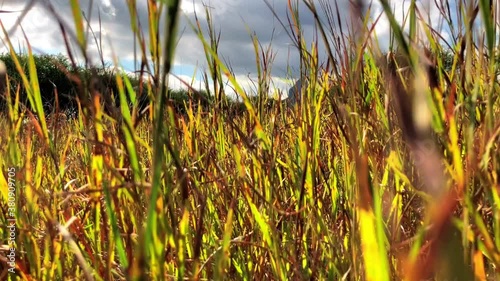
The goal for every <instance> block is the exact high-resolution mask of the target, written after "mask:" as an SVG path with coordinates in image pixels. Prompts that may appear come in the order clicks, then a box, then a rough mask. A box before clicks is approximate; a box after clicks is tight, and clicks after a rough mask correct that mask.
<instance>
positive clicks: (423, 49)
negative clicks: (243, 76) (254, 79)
mask: <svg viewBox="0 0 500 281" xmlns="http://www.w3.org/2000/svg"><path fill="white" fill-rule="evenodd" d="M69 2H70V3H71V5H72V8H73V18H74V22H73V23H72V24H73V26H65V24H63V23H62V24H61V28H62V29H61V32H62V33H63V34H64V36H65V37H66V38H67V39H68V40H75V41H76V42H77V43H78V46H79V47H80V49H77V50H74V49H71V48H69V47H68V53H69V54H75V53H78V52H85V47H84V46H86V42H85V41H86V40H87V39H86V38H87V37H86V36H85V25H86V21H85V19H84V18H82V16H81V13H80V7H79V4H78V1H76V0H71V1H69ZM358 2H359V3H360V4H363V1H358ZM411 2H412V4H410V5H409V6H410V8H409V10H408V11H407V15H408V17H407V19H406V21H405V23H404V25H402V24H401V23H398V22H397V21H396V20H395V17H394V14H393V12H392V10H391V8H390V4H389V3H388V2H387V1H384V0H381V1H380V3H381V4H382V6H383V8H384V11H383V13H384V14H385V15H386V16H387V18H388V19H389V21H390V24H391V36H390V41H391V42H390V48H389V49H390V50H389V51H384V50H382V51H381V50H380V48H379V44H378V43H377V41H376V40H375V39H376V38H375V34H373V29H374V26H375V25H376V24H377V18H376V17H375V18H368V17H357V16H356V15H359V16H361V15H362V11H365V9H368V8H369V6H368V4H367V3H365V6H364V7H362V6H357V7H356V6H353V7H352V10H351V13H352V14H353V15H354V16H353V18H354V19H355V21H354V23H353V24H352V26H350V28H349V31H348V29H347V28H346V27H345V26H344V27H342V26H338V24H337V19H338V17H339V13H338V12H336V9H335V1H333V2H328V1H319V3H320V4H318V3H317V2H314V3H316V5H315V4H314V3H313V2H312V1H309V0H306V1H300V5H305V6H306V7H307V8H308V12H309V13H312V14H313V15H321V16H318V17H315V18H316V19H317V20H318V22H317V32H318V36H317V40H316V41H315V42H313V44H312V45H306V43H305V42H304V40H303V37H302V34H301V33H300V32H301V31H300V21H299V17H298V11H299V8H298V6H297V2H296V1H289V2H288V3H289V4H288V9H289V11H288V15H289V18H288V19H286V18H284V19H280V22H281V23H282V24H283V25H284V26H286V27H287V30H289V33H290V34H289V35H290V38H291V39H292V40H294V42H295V43H296V45H297V47H298V49H299V51H300V53H301V61H300V69H301V73H302V76H303V77H308V78H309V80H310V82H309V83H308V86H307V87H303V88H302V96H303V98H302V100H301V102H299V103H297V104H296V105H294V106H291V107H289V106H286V105H285V104H281V103H273V104H272V105H271V106H269V105H268V104H269V103H268V99H269V97H268V89H269V87H270V76H271V75H270V72H269V71H270V69H271V66H272V65H269V64H267V62H269V61H272V60H270V56H271V55H272V51H271V49H266V48H264V47H262V46H261V45H259V41H258V38H257V37H255V36H252V37H250V36H249V40H254V43H255V44H254V46H255V53H253V54H249V55H253V56H255V58H256V69H257V72H258V85H259V92H258V95H257V97H250V96H247V94H246V93H245V91H244V90H243V89H242V87H240V84H239V83H238V81H236V80H235V78H234V77H235V76H234V74H233V73H232V72H231V71H230V69H228V67H227V66H225V65H224V64H223V63H222V60H221V59H220V58H219V53H218V44H219V41H218V30H216V29H215V27H214V25H213V22H212V21H211V17H210V16H207V17H206V18H207V19H208V20H207V21H206V22H201V21H198V22H194V23H193V26H192V28H194V29H195V30H196V31H199V39H200V41H202V42H203V45H204V46H205V54H206V57H207V64H208V71H207V75H208V77H210V78H212V79H211V80H212V81H214V82H213V83H215V84H216V85H218V86H215V87H214V86H213V85H210V86H209V85H207V90H208V89H215V91H214V92H213V93H212V94H213V95H214V100H213V102H212V103H211V106H210V107H208V108H206V107H201V106H196V104H195V102H194V99H191V102H188V103H186V104H185V107H186V108H185V112H186V113H183V114H180V113H178V112H176V111H175V110H174V109H173V107H172V106H171V105H170V103H169V100H168V99H169V97H168V94H167V92H166V89H165V87H160V86H159V85H165V81H166V80H167V76H166V75H167V73H169V72H170V67H171V65H172V61H173V57H174V56H175V42H176V40H177V33H176V22H177V21H178V19H177V18H178V16H179V13H178V6H179V1H176V0H165V1H158V2H157V1H148V8H149V9H148V11H149V18H148V22H147V26H143V27H142V28H147V29H149V30H150V32H149V33H148V34H149V36H147V37H145V36H144V34H143V33H141V32H139V31H138V28H137V21H135V20H134V19H135V18H134V13H133V12H131V13H130V15H131V17H132V26H131V27H130V35H131V36H135V37H136V38H137V41H138V42H139V43H140V44H139V45H140V46H142V49H141V50H140V53H142V58H138V60H139V61H144V60H145V61H147V62H148V64H143V68H142V70H143V72H146V71H147V72H149V73H150V74H151V79H149V80H146V79H144V81H143V83H144V84H145V85H147V87H146V88H147V89H148V94H149V95H150V96H151V97H152V98H151V104H150V105H151V107H150V111H149V112H147V113H146V115H145V116H144V117H143V118H142V119H141V121H140V122H136V121H137V118H138V114H137V111H138V107H137V104H138V102H135V105H136V106H133V107H132V108H130V107H129V106H128V105H127V103H126V102H125V99H126V98H128V99H129V100H131V101H132V103H134V101H136V100H138V98H137V97H136V94H137V93H135V92H134V91H133V90H132V89H131V88H132V86H131V84H130V81H129V80H128V79H127V78H126V76H121V75H117V76H116V79H117V83H118V88H119V92H120V93H119V94H120V98H121V100H123V102H122V103H121V106H120V107H119V108H116V110H115V111H111V112H107V111H104V110H103V106H104V104H105V103H106V98H105V94H106V93H101V92H99V91H96V90H95V89H93V88H92V84H91V83H87V82H88V81H83V80H79V83H80V84H81V85H82V86H81V92H80V93H79V94H78V96H79V98H81V100H80V103H79V112H78V115H77V117H76V118H66V116H65V115H64V114H62V115H61V114H60V113H48V112H44V111H43V109H42V102H41V98H40V90H39V86H38V85H39V84H38V83H39V81H38V78H37V76H36V71H35V67H36V66H35V64H34V60H33V59H31V60H29V67H28V69H29V70H28V71H27V72H26V73H24V71H23V70H22V67H21V66H20V65H18V67H17V69H18V70H19V71H20V72H21V73H20V77H21V78H22V85H21V86H20V88H17V89H13V88H10V87H0V89H2V88H5V89H6V93H5V94H2V97H3V98H4V99H5V100H6V103H7V104H8V108H7V109H6V110H5V111H4V112H2V114H1V117H0V128H1V132H2V136H1V137H0V167H1V169H2V173H0V187H1V197H2V201H1V202H2V203H1V205H0V206H1V207H2V212H0V221H1V224H2V228H0V237H1V244H2V245H1V248H0V252H1V254H0V259H1V267H0V268H1V270H2V272H1V273H0V280H8V278H10V280H170V279H177V280H185V279H186V280H415V281H416V280H499V278H500V149H499V144H500V140H499V139H500V119H499V118H498V116H500V98H499V97H498V93H499V92H500V84H499V81H498V78H497V77H498V75H497V74H498V73H499V67H498V61H499V52H498V41H499V40H498V25H497V24H496V21H495V18H494V17H493V16H492V15H493V14H494V13H493V12H492V11H494V10H495V9H496V5H498V4H497V3H494V4H493V6H490V5H489V4H488V3H489V1H484V0H481V1H477V2H478V3H477V4H471V3H470V2H474V1H462V0H459V1H456V2H457V8H458V9H459V13H457V16H455V15H454V14H453V13H452V12H450V11H449V10H447V8H446V5H445V6H442V17H443V18H444V19H445V20H444V22H445V24H448V28H449V29H450V30H454V31H455V32H453V33H452V39H450V40H448V41H444V39H443V38H440V37H439V36H440V33H439V32H438V31H436V30H434V29H432V28H431V27H429V26H427V25H425V24H422V22H421V18H422V11H421V10H420V9H419V6H418V5H417V4H416V1H411ZM328 3H333V4H328ZM128 5H129V9H130V11H134V9H135V5H136V2H135V1H133V0H131V1H128ZM270 7H271V5H270ZM49 10H50V7H49ZM328 11H331V12H328ZM206 12H207V15H210V11H209V10H208V9H207V11H206ZM452 14H453V16H452ZM53 16H54V18H56V19H58V18H57V16H56V14H55V12H54V15H53ZM162 17H163V20H161V18H162ZM457 17H459V18H457ZM480 19H481V20H480ZM457 22H459V23H463V28H461V29H460V28H455V27H454V26H455V25H456V24H457ZM474 22H475V23H476V24H472V23H474ZM143 24H144V23H143ZM160 27H161V28H160ZM206 27H208V30H209V32H202V30H205V29H206ZM250 28H251V27H250ZM339 29H341V30H340V31H341V32H342V33H343V34H345V37H344V36H341V37H339V36H340V35H339V34H342V33H340V32H339ZM71 30H74V32H72V31H71ZM159 30H162V31H163V32H162V33H160V32H156V31H159ZM221 32H222V33H223V32H224V27H221ZM73 33H74V34H73ZM4 34H5V35H6V32H5V30H4ZM370 38H371V39H370ZM92 40H93V39H92ZM6 42H7V44H11V43H10V41H9V38H8V36H7V38H6ZM325 42H326V43H325ZM422 42H427V43H425V44H424V43H422ZM321 44H323V45H324V49H326V50H327V55H328V58H329V59H328V62H321V61H319V60H318V58H319V57H320V55H319V54H318V49H320V48H319V46H320V45H321ZM146 46H148V48H146ZM10 50H11V56H12V57H16V56H17V54H16V53H15V52H14V51H13V50H14V48H13V46H12V45H10ZM28 50H29V52H28V56H29V57H30V58H33V56H32V54H31V49H28ZM146 54H147V55H146ZM143 59H144V60H143ZM70 60H72V59H71V56H70ZM148 68H149V69H148ZM124 77H125V78H124ZM141 77H142V76H141ZM77 78H78V77H77ZM225 79H229V80H230V82H231V84H232V86H233V87H234V88H235V90H236V92H237V94H238V95H239V97H240V98H241V100H243V101H244V103H245V108H246V109H245V111H244V112H240V113H239V114H234V112H232V113H231V112H230V111H229V110H228V109H227V106H226V105H225V102H227V99H225V98H224V97H225V95H226V94H225V93H224V90H223V89H222V88H221V87H220V85H222V84H223V81H225ZM77 80H78V79H77ZM7 81H9V79H8V77H7ZM21 88H22V89H23V91H24V92H26V95H27V96H28V98H29V104H28V108H31V110H28V109H27V108H25V107H23V106H21V105H19V103H18V98H19V96H20V95H21V92H23V91H21ZM126 89H128V90H126ZM190 94H191V95H193V96H196V90H195V89H192V90H191V91H190ZM127 95H128V97H126V96H127ZM83 97H90V99H84V98H83ZM266 105H267V106H266ZM26 120H27V121H26ZM12 225H14V227H12Z"/></svg>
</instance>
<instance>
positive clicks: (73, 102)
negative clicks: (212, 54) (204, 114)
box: [0, 54, 212, 112]
mask: <svg viewBox="0 0 500 281" xmlns="http://www.w3.org/2000/svg"><path fill="white" fill-rule="evenodd" d="M33 58H34V61H35V65H36V72H37V77H38V83H39V89H40V95H41V99H42V103H43V107H44V110H45V111H46V112H51V111H53V110H54V109H55V106H56V100H57V101H58V103H57V105H58V107H59V108H58V110H60V111H66V112H76V111H77V97H78V98H80V99H82V97H83V98H87V99H88V100H87V101H88V102H90V99H91V95H90V90H89V86H90V85H92V87H94V88H95V90H98V91H99V93H100V94H101V95H103V99H107V98H111V100H113V101H114V106H115V107H119V104H120V103H119V102H120V101H119V90H118V84H117V81H116V75H117V73H116V71H114V70H112V69H111V68H109V67H100V68H92V69H90V68H84V67H82V66H77V67H76V68H75V67H73V66H72V64H71V63H70V61H69V60H68V59H67V58H66V57H65V56H64V55H61V54H59V55H33ZM18 59H19V62H20V65H21V67H22V69H23V71H24V73H25V74H26V75H27V76H28V79H29V68H28V56H27V55H18ZM0 60H1V61H3V62H4V64H5V66H6V68H7V74H8V77H9V84H10V94H11V97H13V98H14V97H15V94H16V92H17V91H19V97H20V102H21V104H23V105H24V106H26V108H28V109H31V107H30V105H29V102H28V95H27V92H26V89H25V88H24V85H23V82H22V78H21V75H20V72H19V71H18V69H17V68H16V65H15V63H14V60H13V58H12V56H11V55H10V54H0ZM121 75H126V74H121ZM128 79H129V80H130V82H131V84H132V87H133V88H134V91H135V92H136V94H137V95H138V94H139V92H141V96H140V97H139V96H138V98H139V99H140V100H139V103H140V105H139V107H140V108H141V107H146V106H147V105H148V104H149V101H150V98H149V95H148V89H147V85H146V84H145V81H144V83H143V84H142V89H139V85H140V81H139V79H138V78H137V77H135V76H134V75H128ZM78 81H79V82H78ZM82 83H83V85H82ZM85 84H86V85H85ZM82 86H83V87H82ZM85 86H87V87H85ZM4 90H5V89H4ZM82 91H83V92H84V93H82ZM4 92H5V93H3V92H2V93H0V110H2V111H3V110H5V109H6V96H5V94H6V93H7V91H4ZM199 94H201V95H202V96H203V97H204V98H201V99H197V100H200V102H201V105H202V106H203V107H208V106H209V105H210V103H211V101H212V99H211V98H210V94H209V93H207V92H203V91H201V92H199ZM198 96H199V95H198ZM169 97H170V99H171V104H172V106H173V107H174V109H175V110H176V111H178V112H183V111H184V110H185V109H184V108H185V107H184V104H185V102H188V101H189V95H188V91H186V90H182V89H176V90H172V89H169ZM193 97H194V98H195V99H196V97H197V96H196V95H194V96H193Z"/></svg>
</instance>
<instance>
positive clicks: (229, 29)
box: [0, 0, 439, 91]
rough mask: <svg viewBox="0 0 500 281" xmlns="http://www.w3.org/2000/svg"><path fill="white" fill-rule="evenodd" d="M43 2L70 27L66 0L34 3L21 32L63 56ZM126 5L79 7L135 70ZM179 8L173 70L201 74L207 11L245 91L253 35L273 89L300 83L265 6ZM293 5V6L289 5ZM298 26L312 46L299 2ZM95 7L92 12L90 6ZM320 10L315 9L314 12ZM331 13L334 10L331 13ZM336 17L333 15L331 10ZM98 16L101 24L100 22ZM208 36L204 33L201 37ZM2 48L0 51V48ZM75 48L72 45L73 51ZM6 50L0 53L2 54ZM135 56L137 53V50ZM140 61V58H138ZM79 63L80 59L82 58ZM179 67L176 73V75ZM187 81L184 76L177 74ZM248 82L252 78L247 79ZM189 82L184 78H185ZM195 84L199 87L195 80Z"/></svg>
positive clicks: (285, 40)
mask: <svg viewBox="0 0 500 281" xmlns="http://www.w3.org/2000/svg"><path fill="white" fill-rule="evenodd" d="M29 2H31V1H30V0H15V1H14V0H3V2H1V1H0V4H1V3H3V6H2V9H3V10H20V9H22V7H24V6H25V5H27V3H29ZM43 2H47V3H50V4H51V5H53V7H55V8H56V9H57V10H56V11H57V14H58V15H59V16H60V17H61V19H62V20H64V22H65V23H66V24H67V25H68V26H73V21H72V13H71V9H70V6H69V1H67V0H45V1H37V2H36V3H37V4H35V6H34V7H32V8H31V10H30V11H29V12H28V14H27V15H26V17H25V18H24V19H23V21H22V24H21V25H22V28H23V30H24V31H25V33H26V35H27V37H28V38H29V40H30V43H31V45H32V46H33V47H34V48H35V50H37V51H40V52H48V53H66V51H65V46H64V43H63V42H64V41H63V38H62V36H61V32H60V29H59V27H58V25H57V22H56V20H55V18H54V16H52V15H51V14H50V13H48V12H47V10H46V9H45V7H44V5H43ZM126 2H127V1H124V0H94V1H91V0H80V4H81V7H82V8H83V12H84V14H85V16H86V17H87V18H89V20H90V22H91V27H92V30H93V32H94V34H95V36H96V37H97V38H99V36H101V37H102V52H103V57H104V58H105V59H106V60H107V61H112V58H113V55H116V57H118V58H119V60H120V61H121V64H122V66H123V67H124V68H125V69H133V68H134V63H133V61H134V40H133V35H132V32H131V24H130V16H129V9H128V7H127V4H126ZM181 2H182V6H181V9H182V16H181V20H180V28H179V31H180V32H181V34H182V37H181V38H180V40H179V44H178V47H177V50H176V58H175V61H174V64H175V65H177V66H179V65H183V66H185V67H186V68H189V67H190V68H192V69H194V68H196V67H198V69H201V70H203V69H205V68H206V62H205V54H204V51H203V46H202V44H201V42H200V40H199V39H198V37H197V35H196V34H195V32H193V30H192V29H191V27H190V25H189V22H191V23H194V21H195V14H196V15H198V17H199V18H200V19H201V20H202V24H203V25H202V26H203V29H204V30H205V31H206V30H207V27H206V25H205V22H203V21H204V20H205V11H204V9H205V7H207V8H208V9H209V10H210V12H211V13H212V19H213V23H214V26H215V29H216V31H217V32H219V31H220V32H221V39H220V47H219V54H220V56H221V58H222V59H223V61H225V62H228V65H230V67H231V69H232V70H233V71H234V73H235V75H236V76H237V77H238V78H239V79H241V80H240V81H241V83H242V84H244V86H245V89H247V90H249V91H251V90H252V89H253V88H252V87H253V85H252V79H251V77H254V78H253V80H255V76H256V58H255V51H254V47H253V43H252V38H251V35H252V34H255V35H256V36H257V37H258V39H259V41H260V44H261V45H262V46H263V47H264V48H267V47H268V46H271V47H272V51H273V54H274V61H273V64H272V76H273V82H274V84H275V85H279V87H278V88H279V89H282V90H283V89H286V88H290V87H291V86H292V84H293V82H291V83H288V82H284V81H286V80H285V78H289V77H290V76H291V77H293V78H297V77H298V65H299V54H298V51H297V50H296V49H295V47H294V46H293V42H292V40H291V39H290V38H289V37H288V35H287V29H285V28H283V27H282V26H281V24H280V23H279V21H278V20H277V19H276V18H275V17H274V15H273V13H272V11H271V10H270V9H269V7H268V6H267V5H266V2H265V1H264V0H252V1H250V0H204V1H202V0H194V1H189V0H184V1H181ZM292 2H293V1H292ZM299 2H300V4H299V6H298V7H299V11H300V20H301V25H302V27H303V33H304V35H305V38H306V39H307V41H308V42H309V43H310V42H311V41H312V39H313V36H314V34H315V32H314V29H315V27H314V25H315V22H314V18H313V16H312V14H311V13H310V12H309V11H308V10H307V8H306V6H305V5H304V4H303V3H302V1H299ZM91 3H94V5H93V6H89V5H90V4H91ZM268 3H269V4H270V5H271V6H272V7H273V9H274V11H275V13H276V14H277V15H278V17H279V18H280V19H281V20H282V21H283V22H285V23H287V9H288V8H287V3H288V1H287V0H268ZM377 3H378V2H377V1H375V2H374V4H373V8H372V16H373V18H374V17H375V16H377V15H378V14H379V13H380V12H381V11H382V9H381V7H380V5H379V4H377ZM394 3H396V4H395V11H397V12H396V15H397V17H398V20H399V21H403V17H402V15H403V13H402V12H399V11H404V10H405V9H407V7H408V3H409V1H394ZM336 5H337V6H338V8H339V11H340V15H341V17H342V20H343V24H344V27H345V26H346V25H347V23H348V22H349V21H350V20H349V12H346V11H349V0H338V1H336ZM318 8H319V7H318ZM333 8H334V9H335V7H333ZM334 11H335V10H334ZM137 14H138V17H139V21H140V23H141V26H142V28H143V32H144V34H145V35H146V36H148V33H149V31H148V28H147V14H148V8H147V1H137ZM20 15H21V13H10V14H2V19H1V20H2V23H3V24H4V25H5V26H6V28H7V29H8V30H10V29H11V28H12V27H13V26H14V25H15V23H16V21H17V18H18V17H19V16H20ZM99 15H100V16H101V19H100V23H99V17H98V16H99ZM429 15H430V18H431V19H432V20H433V21H436V22H437V21H438V17H439V13H437V12H436V10H435V9H434V10H430V11H429ZM375 31H376V33H377V35H378V37H379V42H381V45H382V46H386V45H387V38H388V34H389V25H388V23H387V20H386V19H385V18H384V19H382V20H381V21H380V22H379V23H378V25H377V27H376V29H375ZM205 34H206V33H205ZM11 38H12V39H13V44H14V45H15V47H16V48H17V46H19V45H20V46H23V45H24V44H25V42H24V36H23V34H22V31H21V29H20V28H17V29H16V31H15V32H14V33H13V34H11ZM98 45H99V44H96V42H95V41H94V38H93V37H91V36H90V37H89V41H88V47H89V48H88V49H89V56H90V57H91V58H92V61H93V62H94V63H95V64H98V62H99V50H98ZM319 45H320V50H319V51H320V54H321V56H320V57H321V59H323V60H324V59H326V55H325V49H324V47H323V46H322V44H319ZM0 47H1V45H0ZM73 47H75V45H73ZM5 50H6V49H5V48H3V49H1V48H0V52H1V51H5ZM137 50H138V49H137ZM137 56H138V57H140V55H137ZM80 58H81V57H80ZM178 69H179V67H177V68H174V70H178ZM178 74H180V75H184V76H186V73H178ZM249 77H250V78H249ZM186 78H187V77H186ZM195 78H196V80H197V81H198V82H199V81H201V80H200V79H201V78H200V75H199V74H198V75H197V76H196V77H195Z"/></svg>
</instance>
